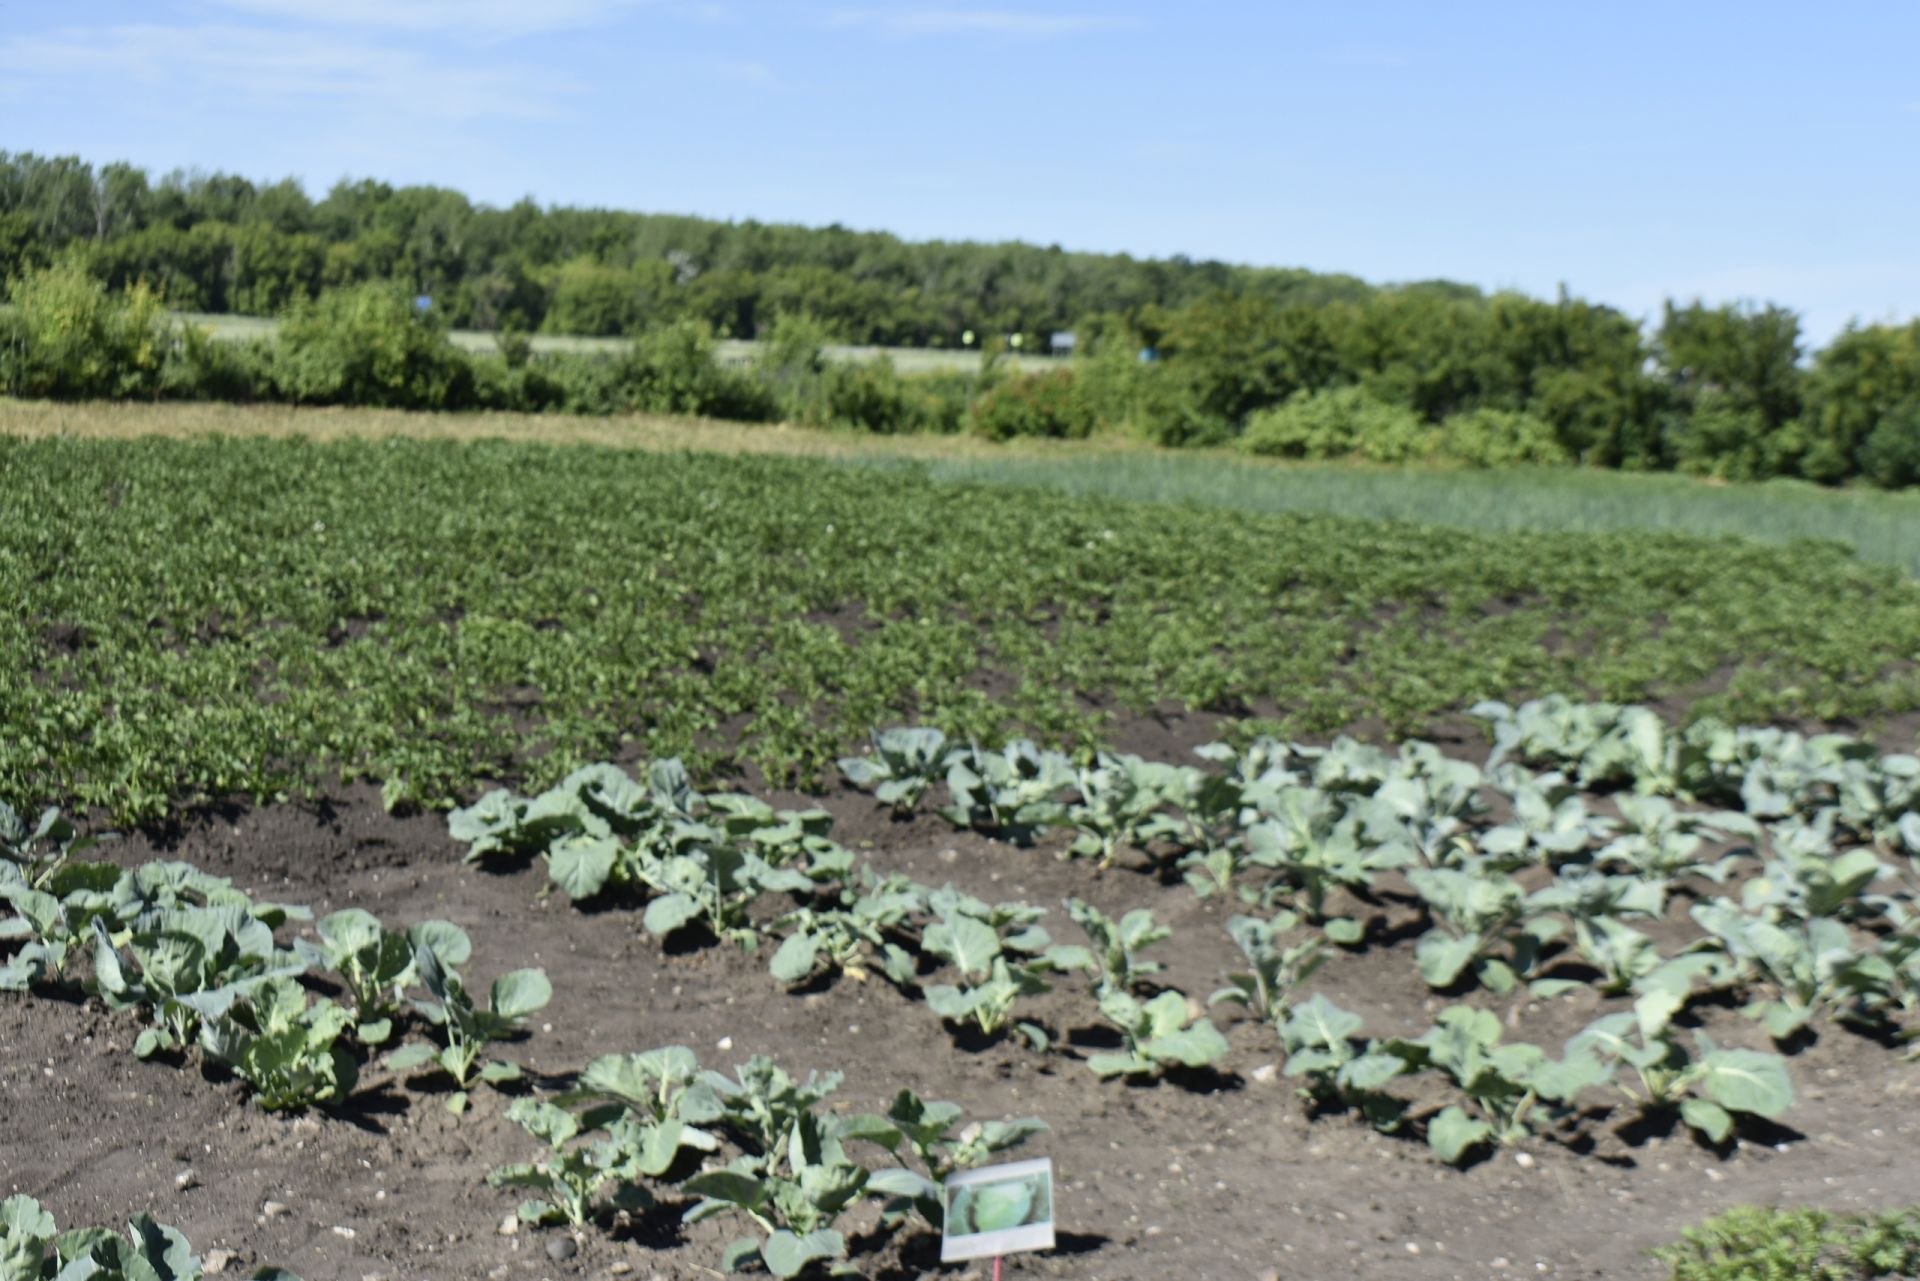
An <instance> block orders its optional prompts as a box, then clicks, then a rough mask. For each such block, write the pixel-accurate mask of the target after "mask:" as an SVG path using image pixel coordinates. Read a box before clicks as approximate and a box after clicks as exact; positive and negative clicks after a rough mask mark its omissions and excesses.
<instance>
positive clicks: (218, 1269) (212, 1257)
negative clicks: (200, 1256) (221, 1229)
mask: <svg viewBox="0 0 1920 1281" xmlns="http://www.w3.org/2000/svg"><path fill="white" fill-rule="evenodd" d="M232 1262H233V1251H231V1250H209V1251H207V1257H206V1258H205V1259H204V1260H202V1261H201V1264H200V1271H202V1272H204V1273H205V1274H206V1275H208V1276H210V1277H217V1276H219V1275H220V1274H221V1273H222V1272H225V1271H226V1270H227V1265H228V1264H229V1263H232Z"/></svg>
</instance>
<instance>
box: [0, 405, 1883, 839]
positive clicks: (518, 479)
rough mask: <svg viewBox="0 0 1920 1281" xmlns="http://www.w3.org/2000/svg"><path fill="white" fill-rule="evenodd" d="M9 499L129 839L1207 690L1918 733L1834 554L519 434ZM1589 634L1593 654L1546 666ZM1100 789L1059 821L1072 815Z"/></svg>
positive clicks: (14, 458)
mask: <svg viewBox="0 0 1920 1281" xmlns="http://www.w3.org/2000/svg"><path fill="white" fill-rule="evenodd" d="M0 476H4V478H5V483H6V487H7V492H8V494H9V498H10V501H9V502H8V503H7V504H6V505H5V506H4V507H3V508H0V595H4V596H5V598H6V599H8V600H10V601H14V602H16V603H17V612H16V617H17V618H19V619H20V620H22V622H21V624H20V625H19V626H16V627H11V628H7V629H0V663H4V664H5V665H6V666H7V667H8V668H9V669H10V670H18V671H30V672H41V673H43V674H44V676H45V679H44V680H34V681H25V682H12V683H9V684H7V685H5V686H3V687H0V719H4V721H5V723H6V724H8V725H9V726H13V727H15V729H14V732H13V733H11V734H10V735H9V736H8V737H7V739H6V740H5V741H4V742H0V794H4V795H7V796H10V797H24V796H33V797H36V798H44V799H46V800H49V801H53V802H57V803H60V804H62V805H64V806H67V807H69V808H74V809H77V808H79V807H82V806H85V807H93V806H99V807H102V808H104V809H106V810H108V811H109V812H110V813H111V814H112V815H113V816H114V819H115V821H117V822H119V821H126V820H129V819H142V818H153V817H157V816H159V815H161V814H163V813H165V812H167V811H168V810H169V808H170V807H172V806H175V805H179V804H187V803H192V802H193V801H194V800H195V799H196V798H207V797H212V796H224V795H229V794H235V793H238V794H244V795H248V796H254V797H258V798H261V799H263V800H270V799H271V798H273V797H275V796H278V795H283V794H284V795H292V794H298V793H301V792H305V791H310V790H312V789H313V788H316V787H318V786H320V785H321V783H322V781H323V780H325V779H330V778H332V777H334V776H336V775H338V774H344V775H346V776H348V777H350V778H359V777H371V778H373V779H374V780H376V781H378V782H379V783H381V784H382V786H383V790H384V792H385V795H386V796H387V798H388V799H389V800H390V802H391V803H392V804H394V805H395V806H401V805H408V804H449V803H453V802H460V803H466V802H468V801H470V800H471V799H472V796H471V793H470V791H469V790H468V789H469V788H470V786H471V783H470V780H473V779H477V778H493V779H507V780H513V781H514V787H515V790H516V791H517V792H519V794H521V795H526V796H531V795H537V794H538V793H539V792H540V791H541V790H543V789H544V788H546V787H548V786H550V785H552V784H554V783H557V782H559V781H560V780H561V779H563V778H565V777H566V776H567V775H568V774H569V773H570V772H571V771H572V770H574V769H576V768H578V767H579V766H580V765H582V764H584V763H585V762H588V761H593V760H605V759H609V758H611V757H613V756H615V755H616V754H622V753H628V752H630V753H632V754H637V755H643V756H645V757H646V758H647V759H650V760H664V759H667V758H669V757H672V756H676V755H678V756H680V757H681V758H682V759H684V760H685V761H686V763H687V765H688V768H689V769H690V770H693V771H694V772H696V773H706V772H709V771H712V770H713V769H714V768H716V767H717V766H719V765H722V764H731V763H738V764H741V765H742V766H749V767H752V768H754V769H756V770H758V771H759V772H760V773H761V774H763V775H764V776H765V777H767V778H768V779H769V780H770V781H771V782H772V783H774V784H775V785H785V784H787V783H790V782H795V781H804V780H814V779H817V778H819V777H820V776H821V772H822V771H823V770H826V769H830V768H831V764H832V762H833V761H835V760H837V759H839V758H840V757H842V756H845V755H846V752H847V749H848V747H849V746H851V745H853V744H854V743H856V742H859V741H862V740H864V738H865V735H866V734H867V731H868V728H869V727H870V726H873V725H876V724H879V725H888V724H898V723H903V722H906V723H913V722H917V723H921V724H925V725H929V726H932V727H936V728H939V729H941V730H942V731H943V732H945V733H946V734H948V735H949V738H950V739H951V740H953V741H958V742H961V743H966V742H968V741H969V740H977V741H978V742H979V743H981V744H982V745H983V747H984V746H985V745H988V744H992V743H997V742H1002V741H1003V738H1004V736H1012V735H1019V734H1044V735H1046V736H1047V737H1048V739H1049V740H1050V741H1052V742H1054V743H1056V744H1058V745H1059V746H1061V747H1063V748H1072V749H1076V750H1078V749H1085V748H1089V747H1091V746H1093V745H1094V744H1095V743H1097V742H1098V741H1099V738H1100V736H1101V734H1102V731H1103V723H1104V721H1105V717H1104V716H1102V715H1101V714H1097V713H1094V712H1090V711H1089V710H1088V708H1089V706H1098V707H1111V708H1115V709H1144V708H1147V707H1151V706H1154V705H1155V704H1156V703H1160V702H1164V701H1169V700H1171V701H1174V702H1177V703H1180V704H1184V705H1185V706H1188V707H1192V708H1196V709H1210V710H1213V711H1215V712H1220V713H1223V714H1225V715H1226V716H1227V719H1228V720H1229V721H1230V722H1232V725H1231V728H1233V730H1234V732H1235V734H1236V736H1238V735H1241V734H1244V733H1245V732H1247V731H1249V730H1253V729H1256V728H1262V727H1256V726H1253V725H1251V724H1249V723H1248V719H1247V718H1246V717H1245V716H1244V714H1243V711H1242V708H1243V705H1250V704H1252V703H1253V702H1255V701H1257V700H1258V699H1262V698H1266V697H1271V696H1275V695H1281V694H1286V692H1287V691H1295V692H1298V693H1300V697H1299V698H1297V699H1296V698H1294V697H1293V696H1292V695H1290V694H1288V695H1286V697H1284V698H1282V699H1281V702H1282V705H1283V706H1287V707H1289V708H1290V709H1291V710H1290V712H1289V714H1288V717H1287V720H1286V723H1285V724H1284V725H1281V726H1272V727H1264V728H1269V729H1271V730H1272V731H1273V732H1276V733H1285V734H1287V735H1294V736H1299V735H1307V734H1325V733H1328V732H1330V731H1332V730H1333V729H1335V728H1337V727H1339V726H1340V725H1342V724H1345V723H1348V722H1350V721H1352V720H1354V719H1356V718H1358V717H1360V716H1363V715H1378V716H1379V717H1381V718H1382V720H1383V721H1384V722H1385V723H1386V724H1387V725H1389V726H1391V727H1392V728H1393V729H1394V730H1395V731H1397V732H1400V733H1412V732H1414V731H1416V730H1417V729H1418V727H1419V726H1420V725H1421V724H1423V723H1424V722H1426V721H1428V720H1429V719H1430V718H1431V717H1433V716H1435V715H1436V714H1438V713H1440V712H1442V711H1445V710H1447V709H1452V708H1458V707H1461V706H1466V705H1470V704H1471V703H1472V701H1473V700H1474V699H1475V698H1478V697H1480V696H1481V695H1482V694H1483V693H1484V692H1485V691H1487V690H1490V689H1505V688H1515V687H1518V688H1562V689H1566V688H1580V687H1588V688H1594V689H1598V690H1602V691H1605V692H1607V693H1609V694H1611V695H1613V696H1615V697H1620V698H1628V697H1637V696H1641V695H1650V694H1653V693H1656V692H1663V691H1665V690H1667V689H1671V688H1676V687H1679V688H1684V687H1688V686H1690V685H1691V684H1692V683H1693V682H1695V681H1699V680H1703V679H1704V678H1705V677H1706V675H1707V674H1709V673H1714V672H1722V671H1724V672H1727V673H1728V674H1729V677H1728V679H1729V681H1730V684H1729V686H1728V689H1727V692H1726V693H1725V694H1723V695H1721V696H1719V697H1718V698H1717V699H1716V700H1715V701H1716V704H1717V706H1716V709H1715V710H1717V711H1719V712H1721V713H1722V714H1725V715H1729V716H1742V717H1752V718H1755V719H1769V718H1772V717H1774V716H1776V715H1780V716H1787V715H1808V714H1817V713H1824V712H1829V711H1830V712H1832V713H1834V714H1865V713H1872V714H1882V713H1886V712H1894V711H1897V710H1899V709H1901V708H1904V707H1909V706H1911V705H1913V698H1914V692H1913V691H1912V690H1911V689H1909V688H1907V685H1906V683H1905V680H1906V678H1905V677H1902V676H1900V675H1898V674H1897V673H1898V664H1899V662H1901V661H1903V658H1902V656H1904V655H1907V654H1910V653H1912V652H1914V651H1915V650H1916V649H1920V592H1917V591H1916V589H1914V588H1913V587H1912V586H1911V585H1910V584H1904V583H1902V582H1901V581H1900V580H1899V579H1898V578H1897V577H1895V576H1893V575H1892V574H1890V573H1889V572H1887V571H1883V570H1879V569H1874V568H1869V567H1866V566H1863V565H1861V564H1859V563H1857V562H1856V561H1854V560H1852V559H1850V558H1849V557H1847V556H1846V555H1844V554H1843V553H1841V552H1839V551H1837V550H1835V549H1833V548H1820V547H1811V546H1797V547H1793V548H1788V549H1778V548H1767V547H1754V546H1746V545H1732V544H1723V543H1712V542H1705V541H1700V540H1690V539H1681V538H1670V537H1663V538H1655V539H1648V538H1643V537H1628V536H1602V535H1591V534H1586V535H1571V534H1564V535H1547V536H1539V535H1503V536H1500V537H1491V536H1486V535H1472V534H1460V533H1448V532H1436V531H1432V530H1418V531H1416V530H1411V529H1403V528H1398V527H1392V526H1380V525H1364V526H1362V525H1354V524H1352V523H1350V522H1346V521H1341V520H1334V519H1325V518H1317V517H1270V516H1249V515H1242V514H1234V513H1228V514H1222V513H1219V512H1214V511H1176V510H1168V509H1163V508H1146V507H1136V506H1133V505H1116V504H1113V503H1109V502H1103V501H1092V500H1075V499H1068V498H1047V499H1045V500H1036V499H1035V498H1034V497H1033V496H1032V495H1030V494H1027V493H1022V492H1006V491H1000V490H991V489H979V490H976V489H972V488H954V487H951V486H942V485H936V484H933V483H931V482H929V481H926V480H923V479H921V478H919V477H917V476H915V475H913V474H912V473H900V472H896V471H888V472H884V473H875V472H870V471H854V470H851V469H840V468H834V467H829V466H825V465H821V464H813V463H805V462H799V461H794V460H780V459H745V458H742V459H708V458H698V457H667V456H641V455H637V454H629V453H623V452H615V453H599V452H595V451H572V450H551V449H546V448H544V447H534V446H512V445H507V444H502V443H499V442H491V443H488V442H477V443H473V444H462V445H451V444H421V443H408V442H398V441H395V442H386V443H379V444H372V443H362V444H350V443H341V444H339V445H337V446H335V445H329V446H328V447H326V448H325V449H312V448H304V447H301V446H297V445H292V444H287V443H284V442H273V441H223V442H217V443H215V442H199V443H190V444H189V443H167V442H160V441H140V442H94V441H79V440H67V441H38V442H25V441H19V440H6V441H0ZM774 495H779V497H778V498H777V499H776V498H774V497H773V496H774ZM78 529H84V530H86V531H87V533H86V536H85V537H84V538H79V539H73V540H69V539H66V538H65V537H64V536H62V535H61V534H60V533H59V532H58V531H62V530H78ZM1109 533H1110V534H1111V536H1109ZM263 547H272V548H273V549H274V554H273V555H272V556H271V557H267V558H265V559H261V557H260V556H259V555H258V554H256V550H255V549H259V548H263ZM582 547H588V548H592V549H593V554H592V555H591V556H590V557H587V558H585V559H583V558H582V557H581V555H580V553H579V549H580V548H582ZM1033 547H1044V548H1047V549H1048V551H1047V553H1046V554H1045V555H1042V556H1035V555H1032V554H1031V553H1030V551H1028V550H1027V549H1030V548H1033ZM899 548H912V549H914V550H913V551H912V553H911V555H905V556H897V555H895V550H896V549H899ZM769 549H771V550H769ZM1276 556H1277V557H1278V558H1279V559H1278V560H1276ZM1280 563H1284V565H1285V570H1284V575H1283V576H1282V577H1278V578H1276V577H1275V575H1276V574H1280V573H1281V571H1280V570H1277V569H1275V568H1273V566H1275V565H1277V564H1280ZM607 565H616V566H617V565H629V566H631V565H643V566H647V567H649V568H648V572H638V571H636V572H635V573H632V574H625V573H603V572H601V569H599V568H595V567H596V566H607ZM1196 565H1205V566H1209V567H1210V568H1208V569H1207V570H1206V571H1205V572H1196V570H1195V566H1196ZM136 569H137V571H138V574H139V576H140V579H141V581H142V582H143V583H145V584H147V586H146V588H145V589H144V590H145V591H146V597H145V599H144V600H143V602H142V607H141V608H140V609H136V610H128V609H126V608H125V607H124V604H123V601H122V599H121V596H122V593H120V591H119V588H118V587H117V586H116V585H117V584H120V583H124V582H126V581H129V576H130V575H133V574H134V573H135V571H136ZM1783 581H1792V582H1795V583H1800V584H1803V585H1804V590H1802V591H1799V592H1796V593H1794V594H1792V595H1791V597H1790V598H1781V597H1780V596H1779V593H1778V592H1777V590H1776V585H1777V584H1778V583H1780V582H1783ZM312 584H322V585H324V586H322V587H319V588H316V587H313V586H312ZM1514 601H1518V602H1520V603H1519V604H1518V605H1513V604H1510V602H1514ZM834 611H838V612H837V613H835V612H834ZM1650 616H1658V617H1664V618H1666V619H1667V620H1668V621H1667V623H1666V625H1665V626H1664V627H1663V628H1662V629H1661V630H1660V632H1659V635H1658V636H1657V637H1654V636H1651V635H1650V634H1649V633H1648V632H1647V630H1646V622H1645V620H1646V619H1647V618H1648V617H1650ZM827 618H832V619H834V620H836V621H834V622H828V621H826V619H827ZM903 619H912V620H914V621H913V622H911V623H903V622H901V621H899V620H903ZM1035 619H1048V620H1053V621H1052V622H1050V623H1048V625H1046V626H1045V627H1040V628H1037V627H1036V626H1035V625H1034V622H1033V620H1035ZM1843 619H1844V620H1845V621H1844V624H1843V622H1842V620H1843ZM25 620H45V621H44V622H37V621H36V622H33V623H28V622H26V621H25ZM1555 627H1558V628H1560V629H1561V630H1562V632H1563V633H1565V634H1570V635H1578V636H1580V637H1582V638H1587V639H1590V640H1591V641H1592V643H1591V644H1587V643H1584V641H1583V643H1582V644H1580V645H1576V646H1569V647H1565V648H1564V649H1561V650H1556V649H1553V648H1552V647H1545V646H1542V645H1541V644H1540V643H1539V637H1540V636H1542V635H1544V634H1546V632H1547V629H1550V628H1555ZM1569 629H1571V630H1569ZM1349 646H1351V647H1352V650H1353V652H1352V653H1351V654H1350V655H1348V653H1347V650H1348V647H1349ZM1756 655H1765V656H1766V657H1765V658H1764V659H1761V658H1757V657H1755V656H1756ZM749 657H750V658H751V659H752V661H748V659H749ZM985 691H993V692H991V693H989V692H985ZM132 725H141V726H144V727H146V728H144V729H143V730H142V731H141V732H140V733H138V734H133V733H129V732H124V731H125V729H126V727H128V726H132ZM623 735H630V736H631V737H632V738H633V740H634V741H633V742H632V743H631V744H623V743H622V736H623ZM1077 773H1078V771H1077V770H1076V769H1075V768H1074V767H1073V765H1072V763H1071V761H1069V762H1067V763H1066V765H1065V776H1063V778H1062V782H1061V787H1060V789H1059V793H1058V794H1057V795H1054V796H1048V797H1044V798H1042V799H1041V801H1040V803H1041V804H1047V803H1051V804H1054V805H1065V804H1070V803H1071V802H1070V796H1071V792H1072V790H1073V784H1074V780H1073V778H1072V777H1071V776H1073V775H1077ZM1568 773H1569V775H1570V776H1572V775H1573V771H1572V770H1569V771H1568ZM1579 781H1583V782H1584V781H1585V780H1579ZM1042 813H1043V814H1044V813H1045V811H1043V812H1042ZM965 817H966V818H967V820H968V821H969V822H971V821H972V818H973V815H972V814H971V812H970V813H969V814H968V815H966V816H965ZM1036 817H1039V816H1036Z"/></svg>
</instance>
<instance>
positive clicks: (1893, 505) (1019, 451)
mask: <svg viewBox="0 0 1920 1281" xmlns="http://www.w3.org/2000/svg"><path fill="white" fill-rule="evenodd" d="M0 433H4V434H9V435H16V436H50V435H67V436H81V437H95V438H111V437H129V436H173V437H192V436H202V435H220V436H305V437H308V438H310V439H314V440H330V439H368V438H385V437H392V436H405V437H412V438H417V439H476V438H482V437H485V438H491V439H502V440H523V441H539V442H545V443H548V444H569V443H578V444H593V445H607V446H615V447H620V448H630V449H650V450H700V451H710V452H718V453H747V454H785V455H793V456H801V457H812V458H829V459H836V460H840V461H843V462H849V463H855V464H859V465H864V466H875V467H898V466H910V467H913V468H914V469H915V470H924V472H925V474H926V476H927V477H928V479H930V480H933V481H935V482H936V483H941V484H983V485H993V486H1018V487H1028V488H1041V489H1049V490H1054V491H1057V492H1061V493H1066V494H1073V495H1082V496H1089V497H1108V498H1115V499H1121V500H1125V501H1139V502H1156V503H1171V504H1192V505H1198V506H1204V507H1217V508H1226V509H1231V510H1235V511H1246V512H1254V513H1283V512H1303V513H1326V514H1333V515H1340V516H1354V517H1361V518H1371V519H1378V520H1395V521H1405V522H1409V523H1414V524H1425V525H1437V526H1442V527H1446V528H1452V529H1470V530H1486V531H1500V530H1520V531H1540V532H1552V531H1563V532H1596V533H1601V532H1616V531H1618V532H1628V531H1634V530H1647V531H1667V532H1674V533H1690V534H1709V535H1711V534H1733V535H1738V536H1741V537H1746V538H1753V539H1758V540H1760V541H1763V542H1769V543H1786V542H1792V541H1794V540H1796V539H1821V540H1826V541H1829V542H1834V543H1839V544H1843V545H1845V546H1846V547H1848V548H1850V549H1852V550H1853V551H1854V552H1855V553H1856V554H1857V555H1859V556H1860V557H1861V558H1862V559H1864V560H1868V561H1873V562H1876V563H1879V564H1885V565H1892V566H1896V567H1898V568H1899V569H1901V570H1903V571H1904V572H1906V573H1907V574H1909V575H1913V576H1916V577H1920V493H1911V492H1898V493H1887V492H1884V491H1880V490H1867V489H1860V490H1834V489H1820V488H1818V487H1815V486H1812V485H1806V484H1801V483H1797V482H1787V481H1774V482H1771V483H1768V484H1763V485H1718V484H1712V483H1708V482H1705V481H1699V480H1693V479H1690V478H1688V477H1684V476H1671V475H1649V474H1636V473H1623V472H1606V471H1577V470H1572V469H1567V470H1548V469H1527V470H1519V471H1500V472H1463V471H1452V472H1449V471H1421V470H1400V469H1392V468H1381V467H1364V466H1356V465H1337V464H1315V465H1298V464H1286V463H1274V462H1266V461H1257V460H1251V459H1243V458H1240V457H1237V456H1235V455H1232V454H1227V453H1224V452H1219V451H1209V452H1196V451H1192V450H1184V451H1178V452H1175V451H1169V450H1161V449H1154V448H1152V447H1149V446H1146V445H1142V444H1138V443H1136V442H1132V441H1126V440H1121V439H1112V438H1109V439H1103V440H1093V441H1073V442H1067V441H1027V442H1021V443H1019V444H1017V445H993V444H989V443H988V442H986V441H983V440H980V439H977V438H975V437H971V436H867V435H860V434H857V433H853V432H845V431H813V430H807V429H804V428H798V427H788V426H758V425H750V424H743V423H729V422H714V421H706V420H701V419H692V418H670V417H653V416H643V415H635V416H630V417H622V418H581V417H571V416H559V415H535V414H495V413H487V414H421V413H402V412H399V411H395V410H377V409H376V410H365V409H305V408H292V407H289V406H285V405H258V406H248V405H220V404H162V405H108V404H78V405H75V404H56V403H50V402H46V401H19V400H6V399H3V398H0Z"/></svg>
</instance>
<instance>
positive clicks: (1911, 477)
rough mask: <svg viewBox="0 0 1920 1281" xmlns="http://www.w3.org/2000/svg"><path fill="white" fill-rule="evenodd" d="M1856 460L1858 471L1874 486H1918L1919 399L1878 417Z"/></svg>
mask: <svg viewBox="0 0 1920 1281" xmlns="http://www.w3.org/2000/svg"><path fill="white" fill-rule="evenodd" d="M1859 460H1860V474H1861V475H1862V476H1865V477H1866V478H1867V479H1868V480H1870V481H1872V482H1873V483H1874V484H1876V485H1884V486H1886V487H1887V488H1889V489H1891V488H1893V487H1895V486H1899V485H1920V398H1915V399H1913V400H1908V401H1903V402H1901V403H1900V404H1898V405H1895V406H1894V407H1893V408H1891V409H1889V410H1888V411H1887V412H1886V413H1884V414H1882V415H1881V416H1880V421H1879V422H1877V423H1875V424H1874V428H1873V430H1872V431H1871V432H1870V433H1868V435H1867V439H1866V443H1864V444H1863V445H1861V446H1860V453H1859Z"/></svg>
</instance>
